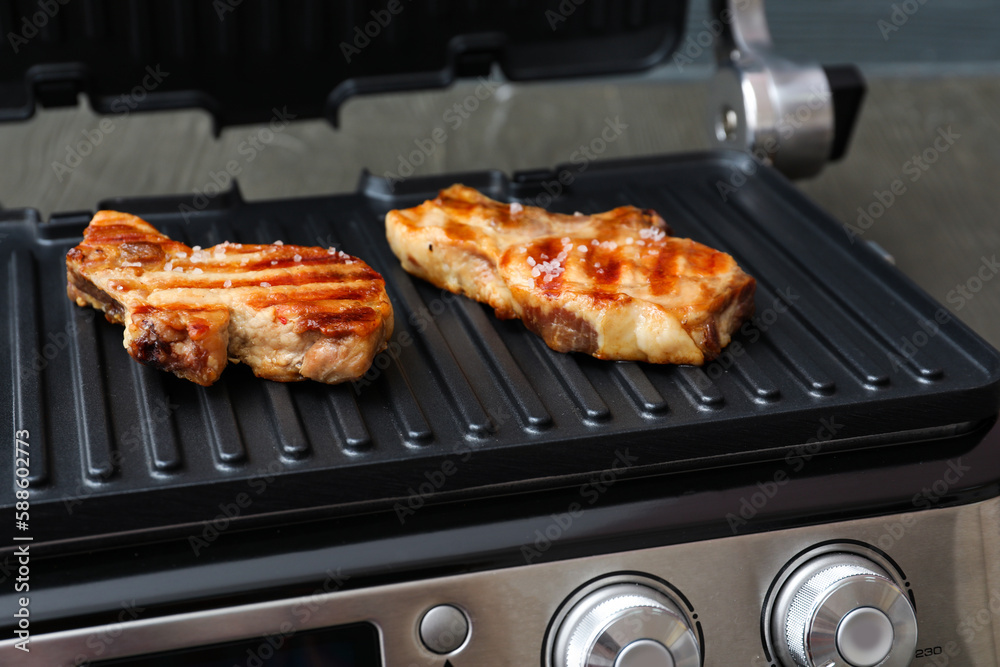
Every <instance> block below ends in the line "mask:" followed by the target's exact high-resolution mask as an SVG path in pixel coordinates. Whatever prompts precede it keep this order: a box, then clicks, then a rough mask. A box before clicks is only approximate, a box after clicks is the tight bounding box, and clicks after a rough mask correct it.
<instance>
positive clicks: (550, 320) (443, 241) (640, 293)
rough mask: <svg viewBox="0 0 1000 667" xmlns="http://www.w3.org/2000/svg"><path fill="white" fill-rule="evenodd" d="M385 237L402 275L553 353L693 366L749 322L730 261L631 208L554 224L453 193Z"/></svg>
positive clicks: (389, 224)
mask: <svg viewBox="0 0 1000 667" xmlns="http://www.w3.org/2000/svg"><path fill="white" fill-rule="evenodd" d="M386 236H387V238H388V241H389V245H390V246H391V248H392V250H393V252H394V253H395V254H396V256H397V257H398V258H399V260H400V261H401V262H402V265H403V268H405V269H406V270H407V271H408V272H410V273H412V274H413V275H415V276H419V277H420V278H423V279H424V280H427V281H429V282H431V283H433V284H435V285H437V286H438V287H441V288H444V289H447V290H449V291H452V292H455V293H458V294H464V295H466V296H469V297H471V298H473V299H476V300H478V301H482V302H484V303H487V304H489V305H490V306H492V307H493V309H494V310H495V311H496V314H497V316H498V317H500V318H505V319H507V318H520V319H521V320H523V321H524V324H525V325H526V326H527V327H528V329H530V330H531V331H533V332H535V333H537V334H538V335H540V336H541V337H542V338H543V339H544V340H545V342H546V343H547V344H548V345H549V346H550V347H551V348H553V349H555V350H558V351H560V352H572V351H576V352H585V353H587V354H591V355H593V356H595V357H598V358H600V359H618V360H634V361H648V362H653V363H676V364H696V365H699V364H702V363H704V362H705V361H707V360H710V359H713V358H715V357H716V356H718V355H719V353H720V351H721V350H722V348H723V347H725V346H726V345H728V344H729V342H730V338H731V336H732V334H733V332H735V331H736V330H737V329H738V328H739V327H740V325H741V324H742V323H743V322H744V321H745V320H746V319H747V318H749V317H750V316H751V315H752V314H753V307H754V306H753V296H754V290H755V282H754V279H753V278H752V277H750V276H748V275H747V274H746V273H744V272H743V270H742V269H740V267H739V266H738V265H737V264H736V261H735V260H734V259H733V258H732V257H731V256H730V255H728V254H726V253H724V252H720V251H718V250H713V249H712V248H709V247H708V246H705V245H702V244H700V243H697V242H695V241H692V240H691V239H686V238H678V237H675V236H672V235H671V231H670V229H669V227H668V226H667V224H666V223H665V222H664V220H663V219H662V218H661V217H660V216H659V215H657V214H656V212H654V211H651V210H640V209H638V208H635V207H634V206H622V207H620V208H616V209H614V210H612V211H608V212H606V213H598V214H595V215H582V214H576V215H563V214H558V213H549V212H547V211H545V210H544V209H541V208H536V207H533V206H521V205H520V204H516V203H514V204H504V203H501V202H498V201H494V200H493V199H490V198H489V197H486V196H485V195H483V194H482V193H480V192H478V191H476V190H474V189H472V188H468V187H465V186H462V185H453V186H451V187H450V188H447V189H445V190H442V191H441V192H440V194H439V195H438V196H437V198H435V199H433V200H430V201H426V202H424V203H423V204H421V205H420V206H417V207H414V208H410V209H403V210H394V211H390V212H389V213H388V214H387V216H386Z"/></svg>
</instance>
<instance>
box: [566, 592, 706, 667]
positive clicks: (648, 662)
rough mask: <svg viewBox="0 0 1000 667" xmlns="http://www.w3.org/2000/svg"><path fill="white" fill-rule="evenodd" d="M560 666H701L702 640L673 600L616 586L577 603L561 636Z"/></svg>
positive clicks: (660, 595)
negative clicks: (699, 645)
mask: <svg viewBox="0 0 1000 667" xmlns="http://www.w3.org/2000/svg"><path fill="white" fill-rule="evenodd" d="M553 658H554V664H555V666H556V667H698V665H700V664H701V654H700V652H699V647H698V639H697V638H696V637H695V634H694V632H693V631H692V630H691V626H690V625H689V624H688V621H687V618H686V617H685V616H684V612H682V611H681V609H680V607H678V606H677V605H676V604H675V603H674V602H673V601H672V600H671V599H670V598H669V597H667V596H666V595H664V594H663V593H660V592H659V591H657V590H654V589H652V588H650V587H649V586H644V585H642V584H629V583H621V584H613V585H611V586H606V587H605V588H601V589H598V590H596V591H594V592H593V593H591V594H590V595H588V596H587V597H585V598H584V599H583V600H581V601H580V602H578V603H577V604H576V606H575V607H573V609H571V610H570V612H569V613H568V614H567V615H566V618H565V619H564V620H563V622H562V624H561V625H560V626H559V631H558V633H557V634H556V640H555V650H554V656H553Z"/></svg>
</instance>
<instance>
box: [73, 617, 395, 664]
mask: <svg viewBox="0 0 1000 667" xmlns="http://www.w3.org/2000/svg"><path fill="white" fill-rule="evenodd" d="M91 664H92V665H93V666H94V667H104V666H110V665H130V666H131V667H175V666H176V665H185V667H233V665H240V666H245V667H314V666H317V667H318V666H320V665H322V666H323V667H382V653H381V650H380V649H379V637H378V630H376V629H375V626H374V625H371V624H370V623H356V624H354V625H340V626H337V627H335V628H322V629H319V630H308V631H301V632H296V631H294V630H289V631H288V632H282V631H278V632H275V633H274V634H270V635H264V636H261V637H253V638H251V639H244V640H240V641H235V642H227V643H225V644H212V645H210V646H195V647H192V648H187V649H181V650H177V651H167V652H164V653H156V654H151V655H139V656H132V657H128V658H120V659H117V660H105V661H100V662H94V663H91Z"/></svg>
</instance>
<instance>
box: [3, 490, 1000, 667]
mask: <svg viewBox="0 0 1000 667" xmlns="http://www.w3.org/2000/svg"><path fill="white" fill-rule="evenodd" d="M843 553H846V554H847V555H848V562H847V563H846V564H845V563H841V564H838V560H837V559H838V558H839V556H837V554H843ZM830 554H833V556H830ZM817 557H822V558H825V559H826V560H823V561H815V559H816V558H817ZM827 561H830V562H827ZM809 563H813V565H812V566H810V565H809ZM817 563H818V564H817ZM810 567H812V569H810ZM831 567H832V568H834V570H833V571H832V573H831ZM837 567H840V568H846V569H843V570H842V571H841V570H836V568H837ZM851 568H853V569H851ZM813 570H815V571H813ZM796 573H798V574H796ZM841 575H842V576H841ZM866 577H867V579H865V578H866ZM809 581H813V582H814V583H816V582H819V583H822V585H823V586H830V587H833V588H836V587H837V586H841V585H847V584H850V585H852V586H855V585H861V584H858V583H857V582H858V581H867V582H868V583H870V584H872V585H877V586H881V587H882V590H884V591H886V595H888V596H889V597H888V598H886V597H884V596H883V597H882V598H879V596H878V595H876V596H874V597H875V598H879V599H882V600H883V601H885V600H888V602H885V604H884V605H883V607H884V609H882V610H881V611H879V610H878V609H875V608H876V607H878V603H877V601H876V602H873V603H872V604H871V605H869V606H867V607H866V608H865V610H863V611H861V612H858V613H853V614H852V612H853V611H854V610H853V609H848V608H845V609H842V610H840V611H839V612H838V613H839V616H837V618H838V619H841V621H843V619H844V618H846V619H847V620H846V621H843V622H841V621H838V623H840V625H843V624H844V623H846V624H847V625H846V626H844V627H843V628H839V627H838V628H834V629H833V630H830V631H827V632H825V634H824V633H823V632H821V630H822V627H821V625H822V622H823V621H822V619H823V614H824V613H828V612H829V609H827V608H825V607H824V608H822V609H821V608H820V607H819V606H815V608H814V609H813V611H814V612H815V613H814V616H815V618H816V619H819V620H816V621H815V622H816V623H817V624H819V625H816V628H817V633H818V634H817V637H821V638H825V639H822V641H827V642H828V644H829V642H833V644H832V645H835V646H839V647H841V650H842V651H846V652H848V653H849V654H851V655H853V656H859V657H856V658H855V659H857V660H862V661H864V660H866V659H869V660H874V659H875V658H866V657H865V656H870V655H875V656H876V657H878V656H879V655H882V654H884V653H885V652H886V651H889V650H890V648H888V647H891V646H894V645H893V644H891V642H892V641H893V640H894V639H895V640H899V637H898V636H896V635H895V634H894V633H893V631H892V626H891V625H887V623H890V624H891V623H895V622H905V621H906V619H907V618H910V617H908V616H907V613H908V612H907V607H908V605H909V606H912V608H913V611H914V613H915V619H916V628H915V629H916V639H915V643H913V644H912V647H913V648H912V656H900V653H899V649H892V650H896V651H897V652H896V654H895V657H894V658H893V664H913V665H917V666H920V667H923V666H924V665H935V666H936V667H941V666H943V665H963V666H964V665H968V666H976V667H978V666H983V667H985V666H989V667H995V666H996V665H998V664H1000V648H998V647H1000V498H998V499H992V500H989V501H985V502H981V503H977V504H972V505H964V506H961V507H954V508H945V509H930V510H924V511H919V512H914V513H912V514H903V515H892V516H885V517H878V518H872V519H863V520H855V521H848V522H841V523H831V524H824V525H817V526H807V527H803V528H796V529H790V530H783V531H774V532H767V533H759V534H751V535H736V536H733V537H727V538H722V539H715V540H708V541H703V542H694V543H689V544H678V545H671V546H666V547H660V548H653V549H645V550H641V551H632V552H625V553H616V554H610V555H601V556H593V557H588V558H581V559H576V560H569V561H560V562H554V563H546V564H535V565H525V566H524V567H514V568H508V569H502V570H495V571H488V572H480V573H474V574H467V575H460V576H453V577H445V578H440V579H433V580H423V581H416V582H410V583H402V584H394V585H389V586H383V587H374V588H367V589H359V590H349V591H343V592H334V593H329V594H323V595H317V596H312V597H309V598H296V599H289V600H280V601H273V602H267V603H260V604H253V605H246V606H240V607H230V608H224V609H217V610H212V611H207V612H197V613H190V614H181V615H176V616H170V617H162V618H155V619H146V620H137V621H132V622H126V623H122V624H120V625H118V626H115V627H114V628H110V627H104V628H83V629H80V630H74V631H66V632H59V633H53V634H49V635H39V636H34V637H32V640H31V644H30V648H31V651H30V653H22V652H20V651H17V653H18V654H20V655H18V658H19V660H18V662H17V664H21V665H44V666H46V667H52V666H56V665H76V664H79V663H80V662H81V661H84V660H87V659H91V660H93V659H96V658H98V657H100V658H101V659H109V658H116V657H123V656H130V655H138V654H146V653H154V652H159V651H168V650H176V649H181V648H184V647H191V646H198V645H207V644H215V643H220V642H227V641H231V640H239V639H247V638H254V637H265V636H268V635H273V634H274V633H276V632H278V630H279V628H283V629H284V632H285V633H286V635H287V633H289V632H290V633H294V632H299V631H304V630H307V629H313V628H321V627H328V626H337V625H342V624H347V623H354V622H358V621H367V622H371V623H373V624H375V625H376V626H377V628H378V630H379V634H380V641H381V643H382V650H383V660H384V664H385V665H387V667H414V666H419V667H423V666H437V667H442V666H443V665H444V664H445V661H451V662H452V664H453V665H454V667H463V666H471V665H476V666H480V667H482V666H488V665H519V666H525V665H544V666H545V667H554V666H555V665H562V664H566V663H565V656H557V655H555V654H556V653H558V651H557V650H556V648H555V647H556V646H562V647H563V648H564V649H565V650H567V651H575V653H574V654H573V655H589V654H588V653H587V651H588V650H590V649H589V648H588V646H590V647H591V648H593V645H592V644H590V645H588V644H586V642H585V641H584V640H583V639H581V638H580V636H579V633H576V632H574V630H575V626H574V627H570V626H567V625H566V619H567V618H575V619H576V620H575V621H572V622H573V623H586V622H591V621H588V620H587V619H598V621H600V623H605V626H604V627H606V628H610V627H611V624H613V623H617V622H619V620H621V619H627V618H635V619H640V618H642V619H651V620H649V623H650V625H649V626H648V627H655V628H658V629H657V630H656V632H660V633H661V635H662V636H660V637H659V638H657V637H652V638H650V637H646V636H645V635H643V634H642V631H643V630H644V629H645V628H644V627H639V626H638V625H636V624H635V623H632V624H629V623H625V622H624V621H623V622H622V623H621V627H622V631H621V632H620V633H619V634H618V635H616V636H615V637H613V639H614V641H615V642H619V643H620V644H621V645H617V644H614V642H610V640H609V641H608V642H605V643H606V644H607V645H606V646H603V647H598V648H599V650H610V651H616V652H617V654H624V657H618V658H616V657H615V656H614V655H612V656H611V657H610V658H608V659H610V660H617V661H618V662H613V663H612V664H618V663H619V662H620V663H621V664H623V665H629V664H660V663H647V662H644V661H648V660H654V659H655V660H662V661H666V660H667V657H665V656H667V655H668V654H670V651H671V650H674V651H675V652H677V656H675V657H676V660H675V662H676V663H677V664H688V663H690V662H691V658H690V656H691V655H692V651H696V652H697V655H698V656H700V659H701V660H702V661H703V663H702V664H704V665H707V666H716V665H718V666H726V667H731V666H732V665H749V666H753V667H760V666H764V665H778V664H779V662H778V655H779V654H780V655H784V656H786V660H787V659H788V658H787V656H788V655H790V654H791V653H797V652H798V651H799V648H798V645H797V643H796V642H797V640H796V639H795V637H794V636H793V637H792V641H791V644H792V646H791V648H790V649H789V646H788V640H787V638H783V637H777V636H773V635H776V634H779V631H781V632H783V631H784V630H785V628H786V627H793V626H794V627H798V626H797V625H795V624H796V623H804V624H805V625H804V626H803V627H812V626H809V625H808V624H809V623H810V622H812V621H810V620H809V619H810V618H813V617H812V616H809V614H805V615H803V614H798V615H797V616H795V618H796V619H798V620H795V619H793V620H794V623H792V622H788V623H784V624H782V623H777V624H775V623H774V622H773V620H772V619H774V618H776V616H775V615H776V614H778V615H780V614H781V613H783V612H782V611H781V610H780V609H779V608H778V607H780V606H781V605H782V604H785V603H783V602H782V601H781V598H782V591H785V592H786V593H785V597H786V598H788V599H798V600H800V604H804V603H801V601H802V600H807V601H810V600H814V599H819V598H816V596H815V595H813V593H812V592H810V590H811V589H809V588H808V586H807V584H808V582H809ZM622 582H625V583H629V582H631V583H632V584H633V585H637V586H638V585H640V584H641V585H642V586H644V587H643V588H641V589H640V588H636V589H635V592H637V594H636V595H633V594H632V593H633V591H631V590H625V591H624V594H622V591H620V590H618V589H607V587H608V586H621V585H622ZM843 582H847V584H843ZM852 582H853V583H852ZM817 585H818V584H817ZM803 587H805V588H803ZM862 588H864V585H862ZM602 589H607V590H606V591H605V593H599V591H600V590H602ZM831 590H832V589H831ZM866 590H872V589H866ZM594 591H598V593H597V594H596V596H595V594H594ZM608 591H610V592H608ZM803 591H805V592H803ZM602 595H603V597H601V596H602ZM890 598H891V599H890ZM824 599H825V598H824ZM587 600H589V602H586V601H587ZM834 602H836V600H834ZM816 604H818V603H816ZM831 604H833V603H831ZM834 606H835V605H834ZM873 609H874V611H871V610H873ZM303 610H308V613H303ZM574 614H575V616H574ZM793 616H794V615H793ZM883 617H884V618H885V619H888V620H883ZM782 618H784V617H782ZM608 619H611V620H608ZM803 619H805V620H803ZM899 619H903V621H899ZM598 621H593V622H598ZM642 622H643V623H645V622H646V621H642ZM858 627H874V628H876V630H877V629H878V628H881V630H880V631H878V632H871V633H869V632H860V633H859V631H858V630H857V628H858ZM898 627H903V626H898ZM774 628H777V630H776V631H774V632H772V629H774ZM561 629H562V634H561V635H560V632H561ZM595 632H597V631H595ZM435 633H446V634H447V636H436V635H435ZM636 633H638V634H636ZM612 634H613V633H609V634H608V636H609V637H610V636H611V635H612ZM633 635H634V636H633ZM640 635H642V636H640ZM793 635H794V633H793ZM94 636H105V637H113V640H112V641H110V642H103V643H100V648H101V654H100V655H99V656H98V655H95V654H94V649H93V648H92V647H93V646H95V645H96V644H95V642H94V641H93V637H94ZM595 636H597V635H595ZM621 637H626V638H627V639H626V640H622V639H621ZM887 637H888V639H887ZM903 639H906V638H905V637H903ZM816 641H817V642H819V643H817V646H818V647H821V646H820V644H821V643H822V642H821V641H820V640H816ZM13 642H14V640H6V641H4V642H2V643H0V654H2V655H7V656H10V655H13V654H14V652H15V650H14V648H13ZM609 642H610V643H609ZM781 642H785V647H784V648H778V650H777V651H776V650H775V648H777V647H778V645H779V644H780V643H781ZM837 642H840V643H837ZM886 642H889V643H886ZM768 643H769V644H771V647H770V648H769V649H765V644H768ZM897 645H903V644H897ZM608 646H611V648H610V649H609V648H608ZM630 646H631V648H629V647H630ZM566 647H569V648H566ZM574 647H575V648H574ZM581 647H582V648H581ZM821 648H822V647H821ZM626 649H627V650H626ZM765 650H767V651H768V653H765ZM909 650H910V649H907V651H909ZM880 652H881V653H880ZM617 654H616V655H617ZM903 657H907V658H908V659H902V658H903ZM239 659H240V656H235V657H234V660H235V661H239ZM671 659H673V658H671ZM793 659H794V658H793ZM663 664H669V663H666V662H664V663H663ZM780 664H783V663H780ZM826 664H831V665H832V664H839V663H834V662H830V663H826Z"/></svg>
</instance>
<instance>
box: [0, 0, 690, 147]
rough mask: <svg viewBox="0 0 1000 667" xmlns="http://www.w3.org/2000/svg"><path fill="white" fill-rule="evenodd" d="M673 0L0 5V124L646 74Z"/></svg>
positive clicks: (659, 50)
mask: <svg viewBox="0 0 1000 667" xmlns="http://www.w3.org/2000/svg"><path fill="white" fill-rule="evenodd" d="M686 11H687V6H686V3H684V2H676V1H675V2H653V1H651V0H629V1H628V2H614V1H612V0H544V1H537V0H491V1H490V2H485V1H483V0H467V1H466V2H455V1H453V0H431V1H427V2H415V1H414V0H371V1H368V2H358V1H355V2H338V3H328V2H319V1H318V0H289V1H287V2H284V1H282V2H278V1H277V0H215V2H211V3H209V2H199V1H197V0H173V1H171V2H157V1H154V0H145V1H143V0H136V1H134V2H128V3H110V2H103V1H102V0H91V1H89V2H80V3H77V2H73V3H70V2H66V0H40V1H39V2H35V3H9V2H5V3H3V4H2V7H0V27H2V33H3V34H4V35H5V36H6V37H7V39H6V40H5V41H6V42H7V44H6V45H5V48H3V49H0V120H18V119H24V118H28V117H30V116H31V115H32V114H33V113H34V110H35V106H36V104H37V103H41V104H42V105H44V106H65V105H74V104H76V100H77V95H78V94H79V93H85V94H86V95H87V96H88V97H89V98H90V103H91V105H92V106H93V108H94V109H95V110H97V111H98V112H100V113H106V114H127V113H130V112H131V111H146V110H158V109H179V108H193V107H197V108H203V109H206V110H207V111H208V112H209V113H211V114H212V116H213V118H214V120H215V124H216V128H217V129H218V128H220V127H221V126H223V125H233V124H241V123H255V122H266V121H268V120H269V119H271V118H272V117H273V116H274V114H275V110H276V109H277V110H279V111H283V112H284V113H286V114H290V115H291V116H292V117H297V118H313V117H322V116H325V117H326V118H328V119H329V120H330V121H331V122H333V123H336V114H337V108H338V107H339V105H340V104H341V103H342V102H343V101H344V100H346V99H347V98H348V97H350V96H351V95H355V94H359V93H374V92H390V91H398V90H413V89H419V88H431V87H442V86H446V85H448V84H449V83H451V82H452V81H453V80H454V79H455V78H456V77H460V76H484V75H487V74H488V73H489V72H490V67H491V65H492V63H494V62H496V63H497V64H498V65H499V66H500V68H501V69H502V70H503V73H504V75H505V76H507V77H508V78H509V79H511V80H528V79H544V78H555V77H572V76H581V75H594V74H607V73H616V72H630V71H637V70H643V69H646V68H648V67H651V66H652V65H655V64H656V63H658V62H660V61H661V60H663V59H664V58H665V57H667V56H669V55H670V53H671V52H672V51H673V49H674V47H675V46H676V44H677V42H678V39H679V36H680V34H681V32H682V30H683V27H684V19H685V15H686Z"/></svg>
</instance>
